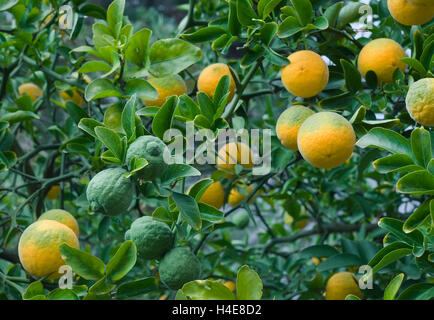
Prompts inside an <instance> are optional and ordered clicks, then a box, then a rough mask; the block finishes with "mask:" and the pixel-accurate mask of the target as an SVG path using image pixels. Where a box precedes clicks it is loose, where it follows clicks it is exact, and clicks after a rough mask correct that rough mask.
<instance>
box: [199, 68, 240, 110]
mask: <svg viewBox="0 0 434 320" xmlns="http://www.w3.org/2000/svg"><path fill="white" fill-rule="evenodd" d="M229 68H230V67H229V66H228V65H227V64H224V63H214V64H211V65H209V66H207V67H206V68H205V69H203V70H202V72H201V73H200V75H199V78H198V80H197V89H198V90H199V91H201V92H204V93H206V94H207V95H208V96H209V97H210V98H213V97H214V93H215V89H216V88H217V85H218V83H219V81H220V79H221V78H222V77H223V76H225V75H228V76H229V77H230V78H231V81H230V83H229V97H228V102H229V101H231V100H232V98H233V97H234V94H235V88H236V85H235V81H234V78H233V77H232V74H231V71H230V69H229Z"/></svg>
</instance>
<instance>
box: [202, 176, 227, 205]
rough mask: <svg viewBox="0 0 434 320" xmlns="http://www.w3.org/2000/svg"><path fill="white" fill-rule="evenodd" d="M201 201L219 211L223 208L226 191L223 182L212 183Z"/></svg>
mask: <svg viewBox="0 0 434 320" xmlns="http://www.w3.org/2000/svg"><path fill="white" fill-rule="evenodd" d="M199 201H200V202H203V203H206V204H207V205H210V206H213V207H215V208H217V209H220V208H221V207H223V205H224V203H225V190H224V189H223V185H222V184H221V182H220V181H215V182H213V183H211V184H210V185H209V186H208V188H207V189H206V190H205V192H204V193H203V194H202V196H201V197H200V200H199Z"/></svg>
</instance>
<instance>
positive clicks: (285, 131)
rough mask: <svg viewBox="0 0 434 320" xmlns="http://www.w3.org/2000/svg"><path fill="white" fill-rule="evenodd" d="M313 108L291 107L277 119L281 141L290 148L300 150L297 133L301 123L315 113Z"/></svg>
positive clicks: (277, 130) (277, 131)
mask: <svg viewBox="0 0 434 320" xmlns="http://www.w3.org/2000/svg"><path fill="white" fill-rule="evenodd" d="M314 113H315V112H313V111H312V110H311V109H309V108H306V107H305V106H293V107H289V108H288V109H286V110H285V111H283V112H282V114H281V115H280V116H279V118H278V119H277V124H276V133H277V137H278V138H279V140H280V142H281V143H282V144H283V145H284V146H285V147H286V148H288V149H291V150H298V147H297V134H298V130H299V129H300V126H301V124H302V123H303V122H304V120H306V119H307V118H308V117H309V116H311V115H313V114H314Z"/></svg>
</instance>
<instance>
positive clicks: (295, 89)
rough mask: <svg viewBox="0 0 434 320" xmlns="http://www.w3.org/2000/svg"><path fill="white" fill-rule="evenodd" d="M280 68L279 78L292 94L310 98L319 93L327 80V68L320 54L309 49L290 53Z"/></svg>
mask: <svg viewBox="0 0 434 320" xmlns="http://www.w3.org/2000/svg"><path fill="white" fill-rule="evenodd" d="M288 60H289V62H290V63H289V64H288V65H286V66H284V67H283V68H282V74H281V79H282V82H283V84H284V86H285V88H286V89H287V90H288V91H289V92H290V93H292V94H293V95H295V96H297V97H301V98H310V97H313V96H316V95H317V94H318V93H320V92H321V91H322V90H323V89H324V88H325V87H326V85H327V83H328V81H329V68H328V67H327V64H326V63H325V62H324V60H323V59H322V58H321V56H320V55H319V54H317V53H315V52H313V51H310V50H300V51H297V52H294V53H292V54H291V55H290V56H289V57H288Z"/></svg>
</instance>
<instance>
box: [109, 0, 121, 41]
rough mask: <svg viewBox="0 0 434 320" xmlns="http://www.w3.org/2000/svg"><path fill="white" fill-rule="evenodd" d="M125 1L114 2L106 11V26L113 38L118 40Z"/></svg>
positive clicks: (116, 0)
mask: <svg viewBox="0 0 434 320" xmlns="http://www.w3.org/2000/svg"><path fill="white" fill-rule="evenodd" d="M124 8H125V0H114V1H113V2H112V3H111V4H110V6H109V7H108V9H107V24H108V26H109V27H110V29H111V30H112V34H113V36H114V37H115V38H118V36H119V32H120V31H121V28H122V19H123V16H124Z"/></svg>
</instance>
